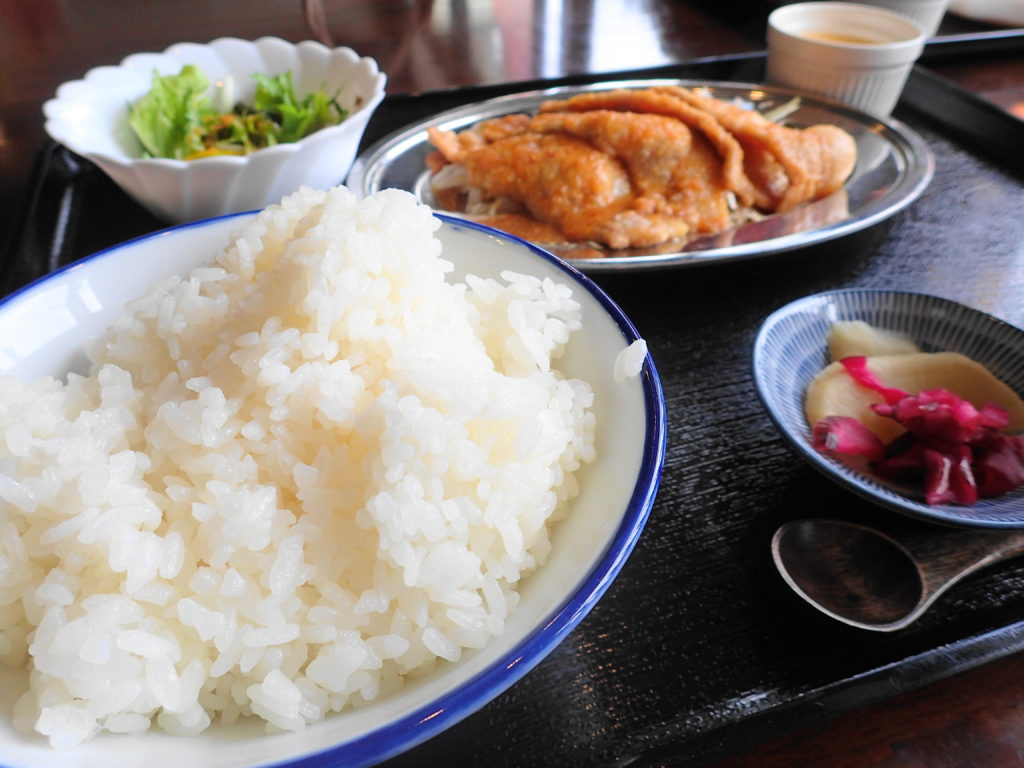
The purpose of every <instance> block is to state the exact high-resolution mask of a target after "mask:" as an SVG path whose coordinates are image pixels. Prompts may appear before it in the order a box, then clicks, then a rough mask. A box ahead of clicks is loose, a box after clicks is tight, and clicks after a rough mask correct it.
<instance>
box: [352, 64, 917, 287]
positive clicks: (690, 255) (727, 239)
mask: <svg viewBox="0 0 1024 768" xmlns="http://www.w3.org/2000/svg"><path fill="white" fill-rule="evenodd" d="M654 85H682V86H686V87H688V88H694V89H697V90H699V91H700V92H701V93H703V94H705V95H708V96H712V97H714V98H717V99H722V100H725V101H732V102H734V103H738V104H740V105H742V106H744V107H747V108H750V109H756V110H758V111H759V112H762V113H768V112H770V111H772V110H775V109H778V108H782V107H784V105H786V104H787V103H789V102H791V101H792V99H793V98H794V97H795V96H799V97H800V101H799V106H798V107H797V108H796V110H795V111H793V112H791V113H790V114H788V116H787V117H786V118H785V119H784V120H783V123H784V124H785V125H788V126H791V127H797V128H799V127H806V126H809V125H814V124H816V123H832V124H833V125H837V126H839V127H840V128H843V129H844V130H846V131H847V132H848V133H849V134H850V135H852V136H853V137H854V139H855V140H856V141H857V153H858V154H857V166H856V168H854V171H853V174H852V175H851V176H850V179H849V180H848V181H847V183H846V185H845V187H844V188H843V189H841V190H839V191H838V192H836V193H835V194H833V195H830V196H829V197H827V198H824V199H822V200H818V201H815V202H812V203H807V204H805V205H802V206H799V207H797V208H795V209H793V210H791V211H787V212H785V213H781V214H775V215H772V216H766V217H763V218H760V219H758V220H756V221H749V222H747V223H744V224H741V225H739V226H736V227H733V228H732V229H729V230H726V231H724V232H720V233H718V234H715V235H709V236H704V237H698V238H694V239H692V240H689V241H687V242H685V243H679V242H678V241H676V242H673V243H670V244H667V245H662V246H658V247H655V248H649V249H630V250H618V251H617V250H603V251H595V250H593V249H588V250H587V251H584V252H585V253H587V254H588V255H587V256H586V257H584V258H580V257H579V255H578V254H579V253H580V252H579V251H578V250H577V251H576V254H575V255H574V250H576V249H565V250H561V251H560V250H559V249H549V250H553V251H554V252H555V253H557V254H558V255H560V256H562V257H563V258H565V259H566V260H567V261H569V262H570V263H571V264H572V265H573V266H575V267H577V268H579V269H582V270H585V271H588V272H597V271H622V270H639V269H664V268H669V267H673V268H674V267H688V266H697V265H700V264H708V263H719V262H725V261H739V260H742V259H750V258H755V257H761V256H769V255H771V254H775V253H781V252H783V251H790V250H794V249H796V248H804V247H806V246H810V245H815V244H817V243H822V242H825V241H827V240H832V239H835V238H837V237H842V236H844V235H848V234H850V233H852V232H857V231H859V230H862V229H865V228H867V227H870V226H872V225H873V224H877V223H878V222H880V221H882V220H884V219H886V218H888V217H890V216H892V215H893V214H895V213H896V212H898V211H900V210H902V209H903V208H905V207H906V206H907V205H909V204H910V203H912V202H913V201H914V200H916V199H917V198H918V196H920V194H921V193H922V192H923V191H924V190H925V188H926V187H927V186H928V183H929V182H930V181H931V178H932V176H933V174H934V172H935V159H934V156H933V155H932V152H931V150H930V149H929V148H928V145H927V144H926V143H925V141H924V139H922V138H921V137H920V136H919V135H918V134H917V133H916V132H914V131H913V130H912V129H910V128H909V127H908V126H906V125H904V124H903V123H900V122H899V121H897V120H893V119H891V118H888V119H885V120H880V119H877V118H874V117H871V116H869V115H867V114H864V113H863V112H859V111H857V110H855V109H851V108H849V107H846V106H843V105H841V104H839V103H837V102H831V101H827V100H824V99H820V98H817V97H813V96H806V95H803V94H799V93H797V92H796V91H791V90H788V89H785V88H775V87H772V86H765V85H753V84H749V83H726V82H703V81H695V80H665V79H660V80H615V81H606V82H601V83H592V84H589V85H582V86H565V87H559V88H549V89H546V90H535V91H527V92H523V93H514V94H510V95H508V96H501V97H498V98H495V99H489V100H487V101H482V102H477V103H474V104H467V105H466V106H464V107H458V108H456V109H452V110H448V111H447V112H442V113H440V114H437V115H435V116H434V117H431V118H429V119H427V120H423V121H421V122H418V123H415V124H413V125H410V126H407V127H406V128H403V129H401V130H399V131H396V132H395V133H392V134H391V135H389V136H386V137H384V138H383V139H381V140H380V141H378V142H377V143H375V144H374V145H373V146H371V147H370V148H369V149H367V150H366V151H365V152H364V153H363V154H361V155H360V156H359V157H358V158H357V159H356V162H355V164H354V165H353V166H352V170H351V172H350V173H349V176H348V180H347V184H348V186H349V188H350V189H352V191H353V192H354V193H356V194H358V195H370V194H373V193H374V192H376V191H378V190H381V189H385V188H398V189H404V190H407V191H409V192H412V193H414V194H416V195H417V196H418V197H419V198H420V200H422V201H423V202H424V203H426V204H427V205H431V206H432V207H436V206H434V199H433V195H432V194H431V191H430V184H429V171H428V170H427V167H426V156H427V154H428V153H429V152H431V151H432V149H433V147H432V146H431V145H430V143H429V141H428V139H427V128H428V127H431V126H434V127H437V128H440V129H441V130H446V131H458V130H462V129H465V128H468V127H469V126H470V125H473V124H474V123H477V122H479V121H481V120H487V119H490V118H493V117H500V116H502V115H507V114H511V113H514V112H527V113H532V112H535V111H536V110H537V108H538V107H539V106H540V103H541V102H542V101H545V100H547V99H564V98H569V97H570V96H573V95H576V94H578V93H584V92H587V91H598V90H609V89H612V88H649V87H651V86H654ZM445 212H446V213H451V212H450V211H445Z"/></svg>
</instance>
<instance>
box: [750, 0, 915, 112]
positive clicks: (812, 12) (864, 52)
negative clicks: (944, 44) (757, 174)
mask: <svg viewBox="0 0 1024 768" xmlns="http://www.w3.org/2000/svg"><path fill="white" fill-rule="evenodd" d="M924 41H925V35H924V33H923V32H922V31H921V28H920V27H918V26H917V25H916V24H914V23H913V22H911V21H910V20H909V19H907V18H906V17H904V16H901V15H899V14H897V13H895V12H893V11H889V10H886V9H884V8H877V7H875V6H870V5H860V4H854V3H837V2H814V3H795V4H793V5H784V6H782V7H780V8H776V9H775V10H774V11H772V13H771V15H770V16H769V17H768V67H767V73H766V79H767V81H768V82H769V83H772V84H774V85H783V86H787V87H789V88H794V89H796V90H800V91H807V92H808V93H816V94H820V95H823V96H829V97H831V98H833V99H836V100H837V101H842V102H844V103H846V104H849V105H850V106H852V107H855V108H857V109H860V110H862V111H864V112H867V113H868V114H870V115H874V116H875V117H885V116H887V115H888V114H889V113H890V112H892V108H893V107H894V106H896V102H897V101H898V100H899V97H900V93H901V92H902V91H903V86H904V85H905V84H906V81H907V76H908V75H909V74H910V68H911V67H912V66H913V64H914V62H915V61H916V60H917V57H918V56H920V55H921V51H922V49H923V48H924Z"/></svg>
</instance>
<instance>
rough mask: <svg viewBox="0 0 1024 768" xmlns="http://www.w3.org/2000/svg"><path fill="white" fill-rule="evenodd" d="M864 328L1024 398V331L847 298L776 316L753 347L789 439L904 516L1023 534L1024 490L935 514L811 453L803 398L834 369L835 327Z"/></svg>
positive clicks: (918, 302)
mask: <svg viewBox="0 0 1024 768" xmlns="http://www.w3.org/2000/svg"><path fill="white" fill-rule="evenodd" d="M840 320H863V321H864V322H867V323H869V324H871V325H873V326H876V327H878V328H885V329H889V330H894V331H899V332H901V333H903V334H906V335H907V336H909V337H910V338H911V339H913V340H914V341H915V342H917V344H918V345H919V346H920V347H921V348H922V349H924V350H925V351H928V352H938V351H944V350H950V351H954V352H960V353H961V354H964V355H966V356H968V357H970V358H972V359H974V360H976V361H978V362H979V363H981V364H982V365H985V366H986V367H987V368H988V369H989V370H990V371H992V373H993V374H995V375H996V376H997V377H998V378H1000V379H1002V380H1003V381H1004V382H1005V383H1006V384H1007V385H1009V386H1010V387H1011V388H1012V389H1013V390H1015V391H1016V392H1018V393H1024V331H1022V330H1021V329H1020V328H1017V327H1015V326H1012V325H1010V324H1008V323H1005V322H1003V321H1002V320H999V319H997V318H995V317H993V316H992V315H988V314H985V313H984V312H980V311H978V310H976V309H971V308H970V307H966V306H964V305H962V304H958V303H956V302H954V301H950V300H948V299H943V298H939V297H937V296H928V295H925V294H920V293H907V292H902V291H888V290H861V289H855V290H840V291H830V292H827V293H819V294H815V295H813V296H807V297H804V298H802V299H798V300H797V301H794V302H792V303H790V304H787V305H786V306H784V307H782V308H781V309H778V310H776V311H775V312H773V313H772V314H771V315H769V316H768V318H767V319H766V320H765V321H764V323H763V324H762V325H761V329H760V331H759V332H758V334H757V338H756V340H755V341H754V355H753V366H754V383H755V385H756V387H757V393H758V395H759V396H760V398H761V401H762V402H763V403H764V405H765V408H766V409H767V410H768V414H769V415H770V416H771V418H772V420H773V421H774V422H775V424H776V426H777V427H778V428H779V430H780V431H781V432H782V434H783V435H784V436H785V437H786V439H787V440H789V441H790V442H791V443H792V444H793V445H794V446H795V447H796V449H797V450H798V451H799V452H800V453H801V454H802V455H803V457H804V458H806V459H807V460H808V461H809V462H810V463H811V464H812V465H813V466H814V467H815V468H816V469H818V470H820V471H821V472H823V473H824V474H826V475H827V476H829V477H831V478H832V479H834V480H836V481H837V482H839V483H840V484H841V485H844V486H846V487H847V488H848V489H850V490H851V491H854V492H855V493H858V494H860V495H861V496H864V497H865V498H867V499H869V500H871V501H873V502H875V503H877V504H881V505H883V506H886V507H889V508H891V509H894V510H896V511H898V512H902V513H904V514H908V515H911V516H914V517H918V518H921V519H924V520H928V521H931V522H936V523H943V524H947V525H960V526H973V527H983V528H1020V527H1024V486H1022V487H1020V488H1017V489H1016V490H1015V491H1011V492H1010V493H1007V494H1005V495H1003V496H999V497H997V498H990V499H979V501H978V502H977V503H976V504H974V505H972V506H961V505H957V504H939V505H934V506H930V505H928V504H927V503H925V501H924V495H923V493H920V492H916V491H915V490H913V489H912V488H910V487H909V486H905V485H900V484H896V483H891V482H889V481H886V480H883V479H881V478H877V477H871V476H870V475H868V474H865V473H864V472H861V471H858V470H857V469H854V468H852V467H851V466H848V465H847V464H845V463H843V462H842V461H840V460H838V459H835V458H832V457H830V456H825V455H823V454H821V453H819V452H818V451H816V450H815V449H814V447H813V446H812V445H811V429H810V426H809V425H808V424H807V421H806V419H805V417H804V393H805V392H806V390H807V385H808V384H810V382H811V380H812V379H813V378H814V376H815V375H816V374H817V373H818V371H820V370H821V369H822V368H823V367H824V366H825V365H826V364H827V363H828V352H827V349H826V341H825V338H826V334H827V332H828V329H829V326H831V324H832V323H834V322H836V321H840Z"/></svg>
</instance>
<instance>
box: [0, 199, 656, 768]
mask: <svg viewBox="0 0 1024 768" xmlns="http://www.w3.org/2000/svg"><path fill="white" fill-rule="evenodd" d="M255 213H257V211H245V212H242V213H234V214H227V215H224V216H217V217H214V218H210V219H203V220H201V221H195V222H189V223H186V224H180V225H178V226H174V227H169V228H167V229H163V230H160V231H158V232H153V233H150V234H147V235H142V236H140V237H136V238H133V239H131V240H128V241H125V242H123V243H119V244H118V245H114V246H111V247H110V248H106V249H104V250H101V251H97V252H96V253H94V254H92V255H90V256H86V257H85V258H83V259H81V260H79V261H76V262H74V263H72V264H69V265H67V266H65V267H62V268H60V269H58V270H55V271H54V272H51V273H49V274H47V275H44V276H43V277H40V278H39V279H37V280H35V281H33V282H31V283H29V284H28V285H25V286H23V287H22V288H20V289H18V290H17V291H14V292H12V293H11V294H9V295H8V296H6V297H4V298H3V299H0V309H2V308H3V306H4V305H5V304H7V303H8V302H9V301H10V300H11V299H13V298H14V297H16V296H19V295H21V294H23V293H25V292H27V291H29V290H31V289H32V288H33V286H36V285H39V284H40V283H43V282H46V281H48V280H50V279H53V278H54V277H56V276H57V275H60V274H62V273H64V272H66V271H68V270H72V269H75V268H77V267H79V266H81V265H82V264H84V263H86V262H88V261H92V260H94V259H99V258H102V257H104V256H105V255H107V254H109V253H112V252H114V251H117V250H119V249H121V248H125V247H128V246H130V245H133V244H135V243H139V242H141V241H144V240H148V239H153V238H158V237H164V236H167V235H168V234H170V233H173V232H177V231H181V230H186V229H192V228H199V227H203V226H208V225H210V224H212V223H214V222H218V221H222V220H225V219H230V218H240V217H244V216H251V215H253V214H255ZM434 216H435V217H436V218H438V219H440V220H441V221H443V222H445V223H447V224H449V225H451V226H454V227H461V228H464V229H472V230H476V231H479V232H481V233H483V234H486V235H489V236H491V237H494V238H496V239H499V240H508V241H512V242H514V243H516V244H519V245H521V246H524V247H526V248H528V249H529V250H530V251H532V252H533V253H534V254H535V255H536V256H537V257H539V258H541V259H542V260H544V261H547V262H549V263H550V264H552V265H554V266H555V267H557V268H558V269H560V270H562V271H563V272H564V273H565V274H566V276H567V277H569V278H570V279H572V280H573V281H574V282H576V283H577V284H579V285H580V286H581V287H583V288H584V289H585V290H586V291H587V292H589V293H590V294H591V295H592V296H593V297H594V298H595V299H596V300H597V301H598V303H600V305H601V307H602V308H603V309H604V310H605V312H607V313H608V315H609V316H611V318H612V319H613V320H614V321H615V323H616V325H617V326H618V327H619V330H620V331H621V332H622V335H623V340H624V341H625V344H626V345H628V344H631V343H632V342H633V341H635V340H637V339H640V338H641V336H640V334H639V332H638V331H637V329H636V326H634V325H633V323H632V321H631V320H630V319H629V318H628V317H627V316H626V314H625V313H624V312H623V311H622V309H620V308H619V306H618V305H617V304H616V303H615V302H614V301H613V300H612V299H611V297H610V296H609V295H608V294H607V293H605V292H604V290H602V289H601V288H600V287H599V286H598V285H597V284H596V283H594V282H593V281H592V280H591V279H590V278H588V277H587V276H586V275H584V274H583V273H582V272H580V271H579V270H578V269H576V268H575V267H573V266H571V265H570V264H568V263H566V262H565V261H564V260H562V259H560V258H558V257H557V256H554V255H553V254H551V253H549V252H547V251H545V250H544V249H542V248H540V247H538V246H536V245H534V244H532V243H529V242H527V241H525V240H523V239H522V238H519V237H515V236H513V235H509V234H507V233H505V232H500V231H498V230H495V229H492V228H490V227H487V226H484V225H482V224H477V223H476V222H471V221H466V220H465V219H460V218H458V217H452V216H445V215H443V214H437V213H435V214H434ZM640 376H641V385H642V387H643V393H644V413H645V419H646V424H645V428H644V430H645V432H644V450H643V456H642V459H641V464H640V470H639V473H638V476H637V481H636V483H635V485H634V486H633V493H632V495H631V497H630V500H629V503H628V505H627V506H626V509H625V511H624V513H623V516H622V521H621V522H620V523H619V526H618V528H617V529H616V531H615V535H614V536H613V538H612V540H611V541H610V542H609V544H608V546H607V548H606V549H605V551H604V553H603V554H602V555H601V558H600V559H599V560H598V562H597V563H596V564H595V565H594V567H593V568H592V569H591V571H590V573H588V574H587V576H586V577H584V579H583V581H582V582H581V583H580V585H579V586H578V587H577V588H576V589H575V591H574V592H573V593H572V594H571V595H570V596H569V597H568V598H567V599H566V600H564V601H563V603H562V604H561V605H560V606H559V607H558V608H557V609H556V610H555V611H554V612H553V613H552V614H550V615H549V616H548V617H547V618H545V619H544V621H543V622H541V623H540V624H539V625H538V628H537V629H536V631H535V632H534V633H533V634H532V635H530V636H529V637H528V638H526V639H525V640H523V641H522V642H520V643H519V644H518V645H516V646H515V647H514V648H513V649H512V650H511V651H509V652H508V653H506V654H505V655H504V656H502V657H501V658H499V659H498V660H497V661H495V662H494V663H492V664H490V665H489V666H488V667H486V668H485V669H484V670H482V671H481V672H479V673H478V674H477V675H475V676H474V677H472V678H471V679H470V680H468V681H467V682H466V683H465V684H464V685H462V686H461V687H460V688H458V689H457V690H455V691H453V692H450V693H447V694H442V695H441V696H439V697H438V698H436V699H435V700H434V701H432V702H430V703H429V704H427V705H426V706H423V707H420V708H419V709H417V710H415V711H414V712H411V713H410V714H408V715H405V716H403V717H401V718H398V719H397V720H395V721H393V722H390V723H388V724H387V725H384V726H381V727H380V728H377V729H375V730H372V731H369V732H368V733H365V734H363V735H361V736H357V737H355V738H354V739H352V740H350V741H345V742H342V743H340V744H336V745H334V746H331V747H327V748H326V749H323V750H320V751H318V752H313V753H310V754H306V755H300V756H297V757H295V758H289V759H287V760H284V761H277V762H269V763H260V764H257V765H256V766H253V768H286V767H287V768H314V767H315V766H316V767H319V768H324V767H325V766H327V765H334V764H336V762H335V761H339V760H340V761H343V763H344V765H346V766H348V768H365V767H366V766H370V765H373V764H375V763H378V762H381V761H383V760H386V759H388V758H392V757H395V756H397V755H399V754H401V753H403V752H406V751H408V750H410V749H412V748H413V747H415V746H417V745H419V744H422V743H423V742H425V741H427V740H429V739H430V738H432V737H434V736H436V735H437V734H439V733H441V732H442V731H444V730H446V729H448V728H450V727H452V726H453V725H455V724H456V723H458V722H459V721H460V720H462V719H464V718H466V717H468V716H469V715H471V714H473V713H474V712H476V711H477V710H479V709H481V708H482V707H483V706H484V705H486V704H487V703H489V702H490V701H492V700H493V699H495V698H496V697H497V696H498V695H500V694H501V693H503V692H504V691H505V690H507V689H508V688H510V687H511V686H512V685H514V684H515V683H516V682H518V681H519V680H520V679H521V678H522V677H523V676H524V675H526V673H527V672H529V671H530V670H531V669H533V668H534V667H535V666H537V664H539V663H540V662H541V661H542V660H543V659H544V658H545V657H546V656H547V655H548V654H549V653H550V652H551V651H552V650H554V648H555V647H557V646H558V645H559V644H560V643H561V642H562V640H564V639H565V637H566V636H567V635H568V634H569V633H570V632H571V631H572V630H573V629H575V628H576V626H577V625H579V623H580V622H581V621H582V620H583V619H584V618H585V617H586V616H587V614H588V613H590V611H591V609H593V607H594V606H595V605H596V604H597V602H598V600H600V598H601V597H602V596H603V595H604V593H605V592H606V591H607V589H608V587H609V586H610V585H611V583H612V582H613V581H614V579H615V577H616V576H617V575H618V573H619V571H620V570H622V567H623V565H625V563H626V560H627V559H628V558H629V555H630V553H631V552H632V551H633V548H634V547H635V546H636V543H637V541H638V540H639V538H640V534H641V533H642V531H643V529H644V526H645V525H646V523H647V519H648V518H649V517H650V513H651V508H652V506H653V505H654V499H655V496H656V495H657V491H658V486H659V484H660V482H661V474H662V470H663V467H664V463H665V451H666V446H667V439H668V435H667V422H666V406H665V396H664V392H663V391H662V386H661V379H660V377H659V376H658V371H657V369H656V368H655V365H654V361H653V359H652V358H651V356H650V353H648V354H647V357H646V359H645V360H644V364H643V369H642V371H641V373H640ZM0 768H3V764H2V763H0Z"/></svg>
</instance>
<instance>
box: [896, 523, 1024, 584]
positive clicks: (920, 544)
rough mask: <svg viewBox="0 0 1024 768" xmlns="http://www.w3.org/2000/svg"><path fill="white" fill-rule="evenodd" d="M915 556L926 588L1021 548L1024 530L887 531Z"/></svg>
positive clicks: (958, 577) (952, 579)
mask: <svg viewBox="0 0 1024 768" xmlns="http://www.w3.org/2000/svg"><path fill="white" fill-rule="evenodd" d="M889 535H890V536H891V537H892V538H893V539H895V540H896V541H897V542H899V543H900V544H901V545H903V547H905V548H906V550H907V551H908V552H909V553H910V554H911V555H912V556H913V557H914V559H915V560H916V561H917V563H918V568H919V569H920V572H921V578H922V581H923V584H924V587H925V592H926V593H927V592H932V591H933V590H935V589H939V588H940V587H941V588H942V591H944V590H945V587H948V586H950V585H951V584H953V583H955V582H956V581H959V580H960V579H961V578H963V577H964V576H966V575H967V574H969V573H972V572H974V571H976V570H978V569H979V568H984V567H985V566H988V565H992V564H993V563H997V562H999V561H1000V560H1005V559H1006V558H1008V557H1013V556H1014V555H1017V554H1020V553H1021V552H1024V531H1019V530H1013V531H988V530H985V531H978V530H964V529H959V528H943V529H914V530H906V531H898V532H890V533H889Z"/></svg>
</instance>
